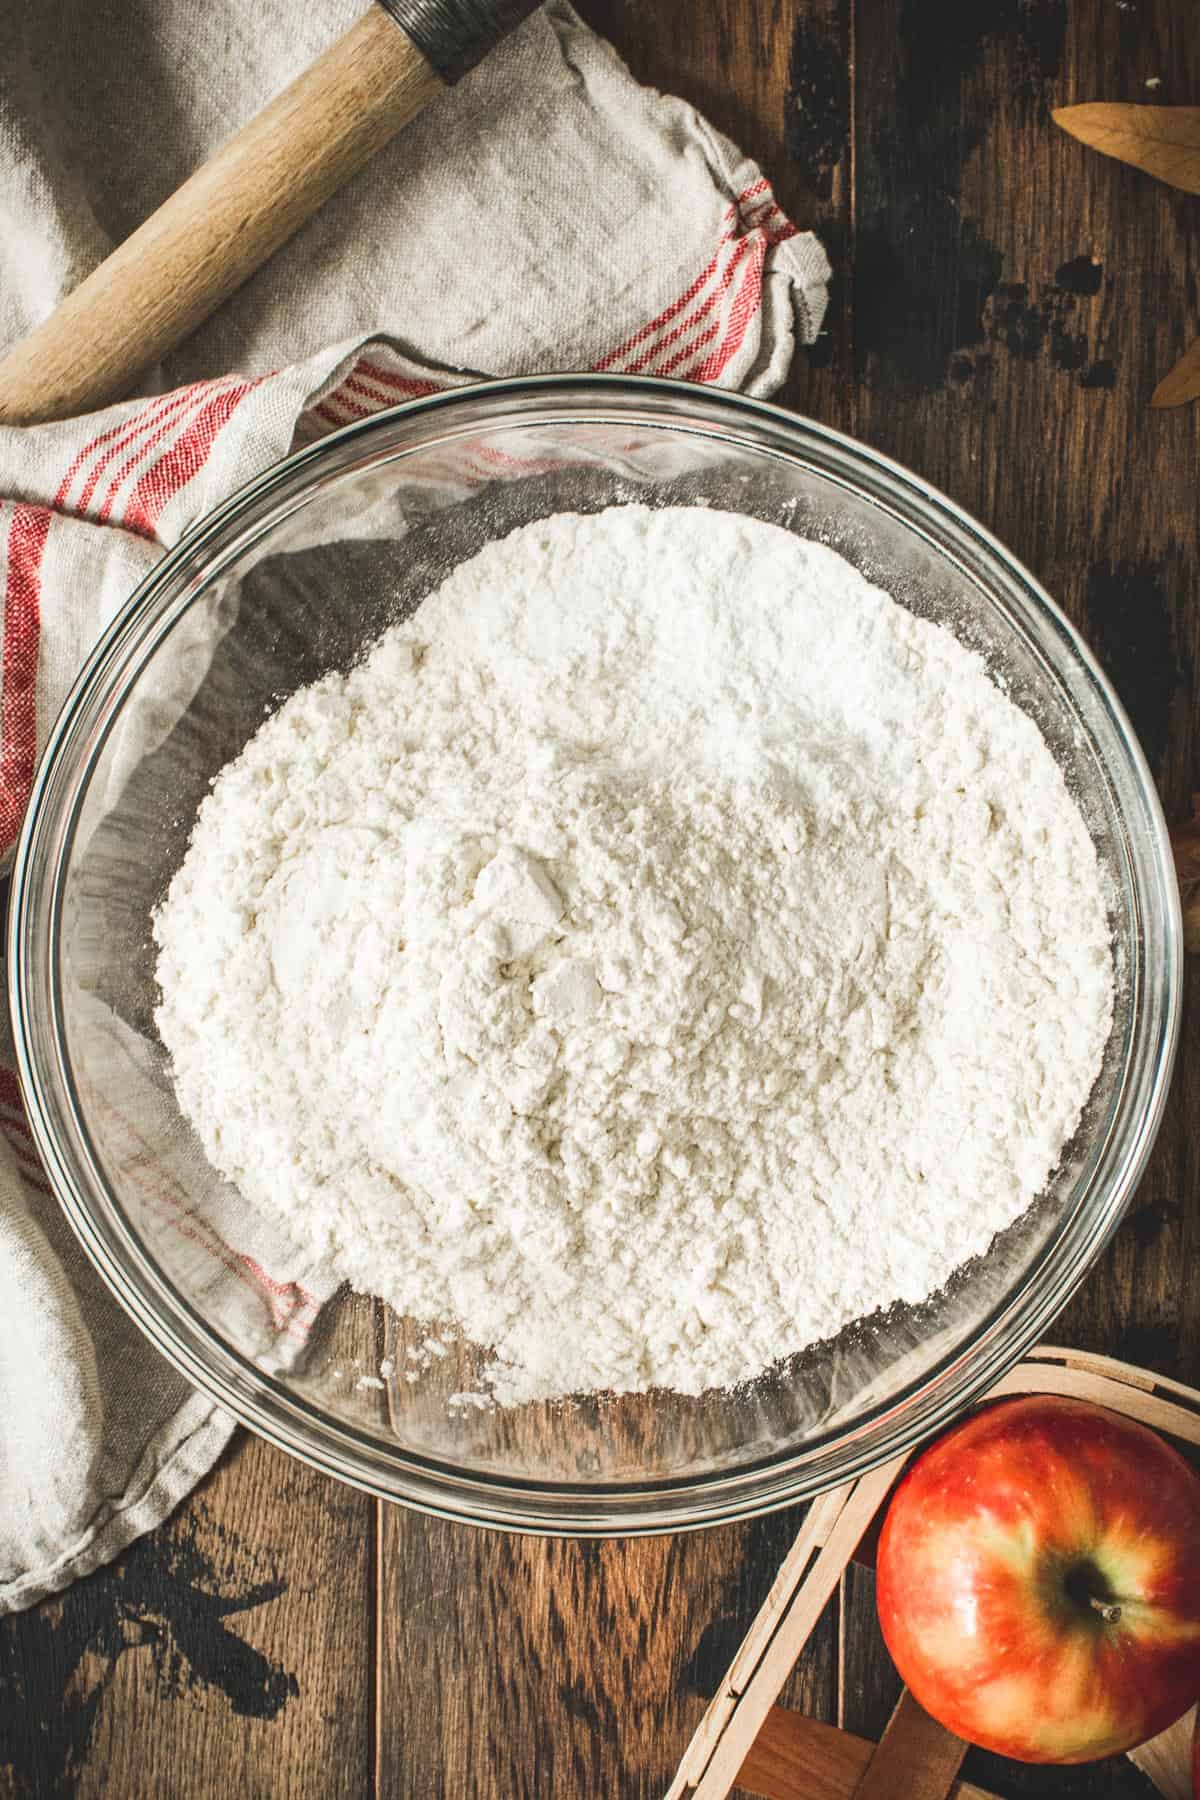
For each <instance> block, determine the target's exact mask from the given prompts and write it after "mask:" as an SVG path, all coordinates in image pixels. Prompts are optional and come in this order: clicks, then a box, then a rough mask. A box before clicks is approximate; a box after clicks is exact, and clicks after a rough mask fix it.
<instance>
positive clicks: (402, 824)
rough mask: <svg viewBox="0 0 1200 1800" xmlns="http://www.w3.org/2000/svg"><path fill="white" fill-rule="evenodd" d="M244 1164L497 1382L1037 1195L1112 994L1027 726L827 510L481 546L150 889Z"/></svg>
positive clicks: (674, 1330)
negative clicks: (443, 1329)
mask: <svg viewBox="0 0 1200 1800" xmlns="http://www.w3.org/2000/svg"><path fill="white" fill-rule="evenodd" d="M155 935H156V938H157V942H158V945H159V950H160V956H159V964H158V974H159V980H160V983H161V987H162V995H163V999H162V1006H161V1009H160V1011H159V1013H158V1024H159V1028H160V1030H161V1033H162V1038H163V1041H164V1043H165V1045H166V1046H167V1049H168V1050H169V1052H170V1054H171V1057H172V1059H173V1066H174V1077H175V1082H176V1086H177V1091H178V1095H179V1099H180V1103H181V1105H182V1107H183V1109H184V1111H185V1112H186V1113H187V1114H188V1115H189V1116H190V1118H191V1120H192V1121H193V1123H194V1125H195V1127H196V1130H197V1132H198V1133H199V1136H200V1139H201V1141H202V1143H203V1145H204V1148H205V1150H206V1152H207V1154H208V1156H209V1158H210V1160H211V1161H212V1162H213V1164H214V1165H215V1166H216V1167H217V1168H218V1169H219V1170H220V1171H221V1172H222V1173H223V1174H225V1175H226V1176H228V1177H229V1178H230V1179H231V1180H232V1181H233V1182H235V1183H236V1184H237V1185H238V1187H239V1188H240V1189H241V1192H242V1193H243V1195H244V1197H245V1199H246V1200H247V1202H248V1203H249V1204H250V1205H252V1206H254V1207H257V1208H263V1209H270V1210H272V1211H275V1212H278V1213H280V1214H282V1215H283V1216H284V1217H285V1218H286V1220H287V1223H288V1225H289V1227H290V1228H291V1230H292V1232H293V1233H294V1234H295V1235H297V1236H299V1237H300V1238H301V1239H302V1240H303V1241H305V1242H307V1243H309V1244H311V1246H312V1247H313V1248H314V1249H315V1250H316V1251H317V1252H319V1253H320V1254H321V1255H322V1256H325V1257H327V1258H328V1259H329V1260H330V1262H331V1263H332V1265H333V1267H334V1268H335V1269H336V1270H337V1271H338V1272H339V1273H340V1274H341V1275H342V1276H344V1277H346V1278H348V1279H349V1280H350V1282H351V1283H352V1284H353V1285H354V1286H355V1287H356V1288H359V1289H361V1290H363V1291H366V1292H370V1293H375V1294H379V1295H382V1297H383V1298H384V1299H385V1300H387V1301H389V1302H390V1303H391V1305H392V1306H394V1307H395V1308H396V1309H397V1311H398V1312H400V1313H405V1314H410V1315H413V1316H415V1317H417V1318H419V1319H423V1320H427V1321H436V1320H447V1321H453V1322H456V1323H457V1324H459V1325H461V1327H462V1328H463V1329H464V1330H465V1331H466V1333H467V1334H468V1335H469V1336H470V1337H471V1338H473V1339H474V1340H476V1341H477V1342H478V1343H480V1344H482V1345H485V1346H487V1347H489V1348H490V1349H491V1350H492V1351H493V1352H494V1357H495V1360H494V1363H493V1365H492V1371H491V1373H492V1381H493V1386H494V1390H495V1393H496V1396H497V1398H498V1399H499V1400H501V1401H502V1402H518V1401H523V1400H530V1399H536V1398H541V1397H547V1396H553V1395H558V1394H565V1393H570V1392H575V1391H583V1390H590V1389H603V1388H614V1389H617V1390H639V1389H644V1388H648V1387H652V1386H664V1387H669V1388H674V1389H677V1390H680V1391H682V1392H684V1393H696V1392H698V1391H700V1390H702V1389H704V1388H706V1387H711V1386H718V1385H726V1384H730V1383H734V1382H737V1381H740V1380H743V1379H745V1378H748V1377H751V1376H753V1375H755V1374H756V1373H758V1372H760V1371H761V1370H763V1369H764V1368H765V1367H766V1366H767V1365H769V1364H770V1363H772V1362H774V1361H775V1360H777V1359H778V1358H779V1357H781V1356H783V1355H786V1354H787V1353H789V1352H791V1351H794V1350H797V1349H799V1348H801V1347H803V1346H804V1345H806V1344H809V1343H811V1342H813V1341H815V1340H817V1339H820V1338H824V1337H828V1336H829V1335H830V1334H832V1333H834V1332H836V1331H837V1330H839V1328H840V1327H842V1326H843V1325H844V1324H846V1323H847V1322H848V1321H849V1320H852V1319H854V1318H856V1317H859V1316H861V1315H864V1314H868V1313H870V1312H872V1311H874V1310H876V1309H877V1308H880V1307H886V1306H887V1305H889V1304H890V1303H891V1302H893V1301H896V1300H904V1301H910V1302H915V1301H919V1300H921V1299H923V1298H924V1297H926V1296H927V1295H929V1294H930V1293H932V1292H933V1291H934V1290H935V1289H936V1288H938V1287H939V1286H940V1285H941V1284H942V1283H943V1282H944V1281H945V1280H946V1279H947V1278H948V1276H949V1275H950V1274H951V1272H952V1271H953V1270H954V1269H955V1268H956V1266H958V1265H959V1264H961V1263H962V1262H964V1261H965V1260H966V1259H968V1258H970V1257H972V1256H974V1255H977V1254H979V1253H981V1252H983V1251H985V1250H986V1249H987V1247H988V1245H989V1243H990V1241H991V1239H992V1238H993V1236H994V1235H995V1233H996V1232H997V1231H999V1230H1001V1229H1002V1228H1003V1227H1005V1226H1007V1225H1008V1224H1010V1223H1011V1222H1012V1221H1013V1220H1015V1219H1016V1218H1017V1217H1018V1215H1019V1214H1020V1213H1021V1212H1022V1211H1023V1210H1024V1209H1025V1208H1026V1207H1028V1205H1029V1204H1030V1202H1031V1201H1032V1200H1033V1199H1034V1198H1035V1197H1036V1195H1037V1194H1038V1192H1039V1190H1041V1189H1042V1188H1043V1187H1044V1185H1045V1182H1046V1179H1047V1176H1048V1175H1049V1173H1050V1171H1051V1170H1052V1168H1053V1167H1054V1165H1055V1163H1056V1161H1057V1159H1058V1157H1059V1155H1060V1152H1061V1150H1062V1147H1063V1145H1064V1143H1065V1141H1066V1140H1067V1138H1068V1137H1069V1136H1070V1135H1071V1133H1072V1131H1073V1130H1074V1129H1075V1126H1076V1125H1077V1123H1078V1120H1079V1117H1080V1112H1081V1108H1082V1106H1083V1104H1084V1102H1085V1101H1086V1099H1087V1096H1088V1094H1089V1091H1090V1089H1091V1087H1092V1084H1093V1082H1094V1079H1095V1077H1096V1074H1097V1072H1098V1069H1099V1066H1100V1061H1101V1056H1102V1051H1103V1047H1104V1043H1105V1040H1106V1037H1107V1034H1108V1031H1109V1026H1110V1022H1111V1014H1112V962H1111V954H1110V947H1109V934H1108V927H1107V922H1106V915H1105V907H1104V903H1103V899H1102V894H1101V881H1100V874H1099V870H1098V866H1097V861H1096V856H1095V852H1094V849H1093V846H1092V843H1091V840H1090V838H1089V836H1088V833H1087V831H1086V829H1085V827H1084V824H1083V822H1082V819H1081V817H1080V815H1079V812H1078V810H1077V808H1076V806H1075V804H1074V802H1073V801H1072V799H1071V797H1070V795H1069V794H1068V791H1067V788H1066V786H1065V784H1064V781H1063V779H1062V776H1061V774H1060V772H1059V770H1058V768H1057V766H1056V764H1055V762H1054V761H1053V759H1052V757H1051V755H1050V752H1049V750H1048V749H1047V747H1046V745H1045V743H1044V742H1043V740H1042V738H1041V737H1040V735H1039V733H1038V731H1037V729H1036V728H1035V726H1034V725H1033V724H1032V723H1031V722H1030V721H1029V719H1027V718H1026V716H1025V715H1024V714H1023V713H1022V712H1020V711H1019V710H1018V709H1017V708H1016V707H1015V706H1014V705H1013V704H1012V703H1011V702H1010V701H1009V700H1007V699H1006V698H1005V697H1004V695H1003V694H1002V693H1001V692H1000V691H999V689H998V688H996V687H995V686H994V685H993V684H992V683H991V681H990V680H989V679H988V677H987V675H986V673H985V670H984V666H983V664H982V662H981V661H980V660H979V658H977V657H976V656H974V655H973V654H972V653H970V652H968V651H967V650H965V649H964V648H963V647H962V646H961V645H960V644H959V643H958V642H957V641H956V640H955V638H954V637H953V636H952V635H951V634H950V633H949V632H948V631H946V630H943V629H941V628H939V627H937V626H934V625H931V624H929V623H927V622H924V621H921V620H919V619H917V618H915V617H914V616H912V615H911V614H910V613H908V612H907V611H905V610H904V609H903V608H901V607H900V606H898V605H897V604H896V603H895V602H894V601H892V600H891V599H890V598H889V597H888V596H887V595H886V594H884V593H883V592H881V591H880V590H879V589H878V588H875V587H872V586H871V585H870V584H869V583H868V582H867V581H866V580H864V579H863V578H862V577H861V576H860V575H859V574H857V573H856V572H855V570H854V569H852V568H851V566H850V565H849V564H848V563H847V562H845V561H844V560H843V559H842V558H841V557H839V556H838V555H836V554H835V553H834V552H833V551H832V550H829V549H827V548H824V547H823V546H821V545H819V544H814V543H809V542H805V541H804V540H802V539H800V538H797V537H795V536H793V535H792V534H790V533H789V532H786V531H784V530H782V529H779V528H777V527H775V526H771V525H766V524H759V523H755V522H753V521H749V520H746V519H743V518H740V517H735V516H733V515H730V514H724V513H720V512H715V511H711V510H707V509H700V510H685V509H673V510H666V511H657V512H656V511H651V510H648V509H645V508H642V507H637V506H629V507H620V508H614V509H612V510H610V511H608V512H604V513H600V514H598V515H593V516H588V517H579V516H574V515H565V514H564V515H558V516H555V517H552V518H548V519H545V520H543V521H541V522H540V523H537V524H534V525H530V526H526V527H524V528H523V529H521V530H519V531H517V532H514V533H513V535H512V536H510V537H508V538H506V539H505V540H504V541H502V542H499V543H494V544H491V545H489V546H488V547H487V548H486V549H485V550H483V551H482V552H481V553H480V554H479V555H478V556H476V557H475V558H473V559H472V560H471V561H470V562H468V563H465V564H463V565H462V566H460V567H459V568H458V569H457V570H456V571H455V572H454V573H453V574H452V575H451V576H450V577H449V579H448V580H447V581H446V582H445V583H444V585H443V586H442V588H441V589H440V590H439V591H438V592H437V593H436V594H435V595H433V596H432V597H431V598H430V599H428V600H427V601H426V602H425V603H424V605H423V606H422V607H421V608H420V609H419V611H418V612H417V614H416V615H415V616H414V617H413V618H412V619H410V620H409V621H407V622H406V623H404V624H402V625H400V626H398V627H396V628H395V629H393V630H392V631H390V632H388V634H387V635H386V636H385V637H383V638H382V639H381V640H380V641H379V643H378V644H377V645H376V646H375V647H374V649H373V650H372V651H371V653H370V655H369V656H368V657H367V658H366V660H365V661H364V662H363V663H362V664H361V665H360V666H359V667H357V668H356V669H354V670H353V671H352V672H351V673H350V674H349V675H345V676H342V675H335V676H331V677H329V678H327V679H326V680H324V681H321V682H319V683H317V684H316V685H315V686H313V687H310V688H307V689H305V690H303V691H302V692H300V693H297V694H296V695H294V696H293V697H292V698H291V699H290V700H289V701H288V702H287V703H286V704H285V705H284V706H282V707H281V708H280V710H279V711H278V712H277V713H276V714H275V715H274V716H273V717H272V718H270V719H269V720H268V721H267V722H266V723H265V724H264V725H263V727H262V729H261V730H260V731H259V732H258V734H257V735H256V736H255V738H254V739H253V740H252V742H251V743H250V744H249V745H248V746H247V748H246V749H245V751H244V752H243V754H242V755H241V756H240V757H239V758H238V759H237V760H236V761H235V762H234V763H232V764H230V765H229V766H228V767H227V768H226V769H225V770H224V771H223V772H222V773H221V775H220V776H219V778H218V779H217V781H216V783H215V785H214V788H213V791H212V793H211V795H210V796H209V797H208V798H207V799H206V801H205V803H204V805H203V806H202V808H201V810H200V814H199V817H198V820H197V823H196V827H195V831H194V834H193V837H192V840H191V845H190V847H189V850H188V853H187V856H186V858H185V860H184V863H183V865H182V867H181V869H180V871H179V873H178V875H177V876H176V878H175V880H174V882H173V883H172V886H171V889H170V892H169V894H168V896H167V898H166V900H165V902H164V904H163V906H162V908H161V910H160V912H159V914H158V916H157V919H156V924H155Z"/></svg>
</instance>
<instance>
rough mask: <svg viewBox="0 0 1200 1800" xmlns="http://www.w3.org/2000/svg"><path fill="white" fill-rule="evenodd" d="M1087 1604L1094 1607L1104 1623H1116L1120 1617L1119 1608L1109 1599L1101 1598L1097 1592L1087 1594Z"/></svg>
mask: <svg viewBox="0 0 1200 1800" xmlns="http://www.w3.org/2000/svg"><path fill="white" fill-rule="evenodd" d="M1088 1605H1089V1606H1092V1607H1094V1608H1095V1609H1096V1611H1097V1612H1098V1613H1099V1614H1100V1617H1101V1618H1102V1619H1103V1620H1104V1623H1105V1624H1106V1625H1116V1624H1117V1623H1118V1622H1119V1620H1120V1617H1121V1609H1120V1607H1119V1606H1117V1605H1115V1604H1114V1602H1113V1601H1111V1600H1101V1598H1100V1596H1099V1595H1098V1594H1089V1595H1088Z"/></svg>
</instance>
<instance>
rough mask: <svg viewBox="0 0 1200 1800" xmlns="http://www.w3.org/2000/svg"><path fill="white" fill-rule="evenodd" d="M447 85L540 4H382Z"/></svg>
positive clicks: (501, 0)
mask: <svg viewBox="0 0 1200 1800" xmlns="http://www.w3.org/2000/svg"><path fill="white" fill-rule="evenodd" d="M379 4H380V5H381V6H382V7H383V10H384V11H385V12H386V13H390V14H391V16H392V18H393V19H395V21H396V23H397V25H399V26H400V27H401V28H402V30H403V31H404V32H405V33H406V34H407V35H408V36H409V37H410V38H411V39H412V41H413V43H414V44H415V45H416V46H417V49H418V50H420V51H421V53H422V54H423V55H424V56H425V57H426V59H427V60H428V61H429V62H430V63H431V64H432V65H433V67H434V68H435V69H436V70H437V72H438V74H439V75H440V76H441V78H442V80H443V81H446V82H454V81H458V80H459V79H460V78H461V77H462V76H463V75H465V74H466V73H467V71H468V69H473V68H474V67H475V64H476V63H477V62H482V61H483V58H484V57H485V56H486V55H487V54H488V51H489V50H492V49H494V48H495V46H496V45H497V44H498V43H499V42H500V39H501V38H502V37H507V35H508V33H509V32H510V31H512V30H513V29H514V28H515V27H516V26H517V25H519V24H520V23H521V21H522V19H526V18H528V16H529V14H530V13H531V12H534V11H535V10H536V8H537V6H538V4H539V0H379Z"/></svg>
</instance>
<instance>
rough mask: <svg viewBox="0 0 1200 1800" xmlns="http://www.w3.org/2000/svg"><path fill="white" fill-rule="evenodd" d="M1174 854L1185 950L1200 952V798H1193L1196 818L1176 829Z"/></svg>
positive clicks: (1172, 841) (1172, 834) (1172, 839)
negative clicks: (1181, 908)
mask: <svg viewBox="0 0 1200 1800" xmlns="http://www.w3.org/2000/svg"><path fill="white" fill-rule="evenodd" d="M1171 851H1172V854H1173V855H1174V858H1175V873H1176V875H1177V877H1178V879H1179V897H1180V900H1181V901H1182V903H1183V947H1184V949H1185V950H1200V794H1193V795H1192V816H1191V818H1190V819H1189V820H1188V821H1187V823H1186V824H1185V825H1172V827H1171Z"/></svg>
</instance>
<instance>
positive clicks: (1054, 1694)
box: [876, 1395, 1200, 1763]
mask: <svg viewBox="0 0 1200 1800" xmlns="http://www.w3.org/2000/svg"><path fill="white" fill-rule="evenodd" d="M876 1581H877V1588H876V1592H877V1598H878V1606H879V1620H880V1624H881V1625H882V1627H883V1635H884V1638H885V1639H886V1641H887V1646H888V1649H889V1650H890V1652H891V1654H892V1658H893V1660H894V1662H895V1664H896V1667H897V1668H898V1669H899V1671H900V1674H901V1675H902V1677H903V1678H904V1681H905V1683H906V1684H907V1686H908V1687H909V1689H910V1690H911V1692H912V1693H913V1695H914V1696H915V1698H916V1699H917V1700H918V1701H919V1702H920V1703H921V1705H922V1706H923V1707H924V1708H925V1710H926V1712H928V1713H931V1714H932V1715H933V1717H934V1718H935V1719H938V1720H939V1721H940V1722H941V1723H942V1724H943V1725H945V1726H946V1727H947V1728H948V1729H949V1730H950V1731H953V1732H955V1733H957V1735H958V1736H959V1737H963V1738H966V1739H968V1740H969V1742H971V1743H973V1744H981V1745H982V1746H983V1747H984V1748H985V1749H988V1750H994V1751H997V1752H998V1753H999V1754H1001V1755H1002V1756H1011V1757H1015V1758H1017V1759H1018V1760H1020V1761H1024V1762H1055V1763H1069V1762H1088V1761H1090V1760H1091V1759H1092V1758H1094V1757H1100V1756H1111V1755H1114V1754H1115V1753H1116V1752H1117V1751H1120V1750H1127V1749H1129V1748H1131V1747H1132V1746H1133V1745H1134V1744H1139V1743H1142V1742H1143V1741H1144V1740H1145V1739H1146V1738H1149V1737H1154V1736H1155V1735H1156V1734H1157V1733H1158V1732H1160V1731H1163V1730H1165V1729H1166V1727H1167V1726H1168V1725H1170V1724H1171V1723H1172V1722H1173V1720H1175V1719H1177V1718H1178V1717H1179V1716H1180V1714H1181V1713H1183V1712H1185V1711H1186V1710H1187V1708H1188V1707H1189V1706H1190V1705H1191V1704H1192V1702H1193V1701H1194V1700H1195V1699H1196V1697H1197V1695H1198V1694H1200V1477H1198V1476H1197V1475H1196V1474H1195V1473H1194V1472H1193V1471H1192V1469H1191V1468H1190V1467H1189V1466H1188V1464H1187V1463H1186V1462H1185V1461H1184V1460H1183V1458H1182V1457H1181V1456H1180V1455H1179V1454H1178V1453H1177V1452H1176V1451H1175V1450H1173V1449H1172V1448H1171V1447H1170V1446H1169V1445H1168V1444H1167V1443H1165V1442H1164V1441H1163V1439H1162V1438H1160V1437H1158V1436H1156V1434H1155V1433H1154V1432H1152V1431H1149V1430H1147V1429H1146V1427H1145V1426H1143V1425H1139V1424H1137V1423H1135V1422H1134V1421H1133V1420H1130V1419H1125V1418H1122V1417H1120V1416H1119V1415H1118V1414H1116V1413H1112V1412H1109V1411H1107V1409H1105V1408H1103V1407H1099V1406H1093V1405H1091V1404H1090V1403H1088V1402H1085V1401H1080V1400H1070V1399H1062V1398H1056V1397H1050V1396H1046V1395H1034V1396H1030V1397H1028V1398H1023V1399H1016V1400H1004V1401H1000V1402H998V1403H997V1404H996V1405H994V1406H990V1407H987V1408H986V1409H985V1410H983V1411H982V1412H980V1413H977V1414H976V1415H975V1416H974V1417H973V1418H971V1419H968V1420H967V1422H966V1423H965V1424H963V1425H960V1426H958V1427H956V1428H955V1429H954V1430H953V1431H951V1432H949V1433H948V1434H947V1435H946V1436H945V1437H943V1438H941V1439H939V1441H938V1442H937V1443H935V1444H934V1445H932V1447H931V1448H930V1449H928V1450H926V1451H924V1452H923V1454H922V1455H921V1456H919V1457H918V1458H917V1460H916V1461H915V1462H914V1463H913V1464H912V1466H911V1467H910V1468H909V1470H908V1472H907V1473H906V1474H905V1476H904V1478H903V1480H902V1481H901V1483H900V1485H899V1487H898V1488H897V1489H896V1492H895V1495H894V1496H893V1499H892V1501H891V1504H890V1506H889V1508H888V1512H887V1516H886V1518H885V1520H884V1524H883V1531H882V1535H881V1537H880V1540H879V1552H878V1559H877V1565H876Z"/></svg>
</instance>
